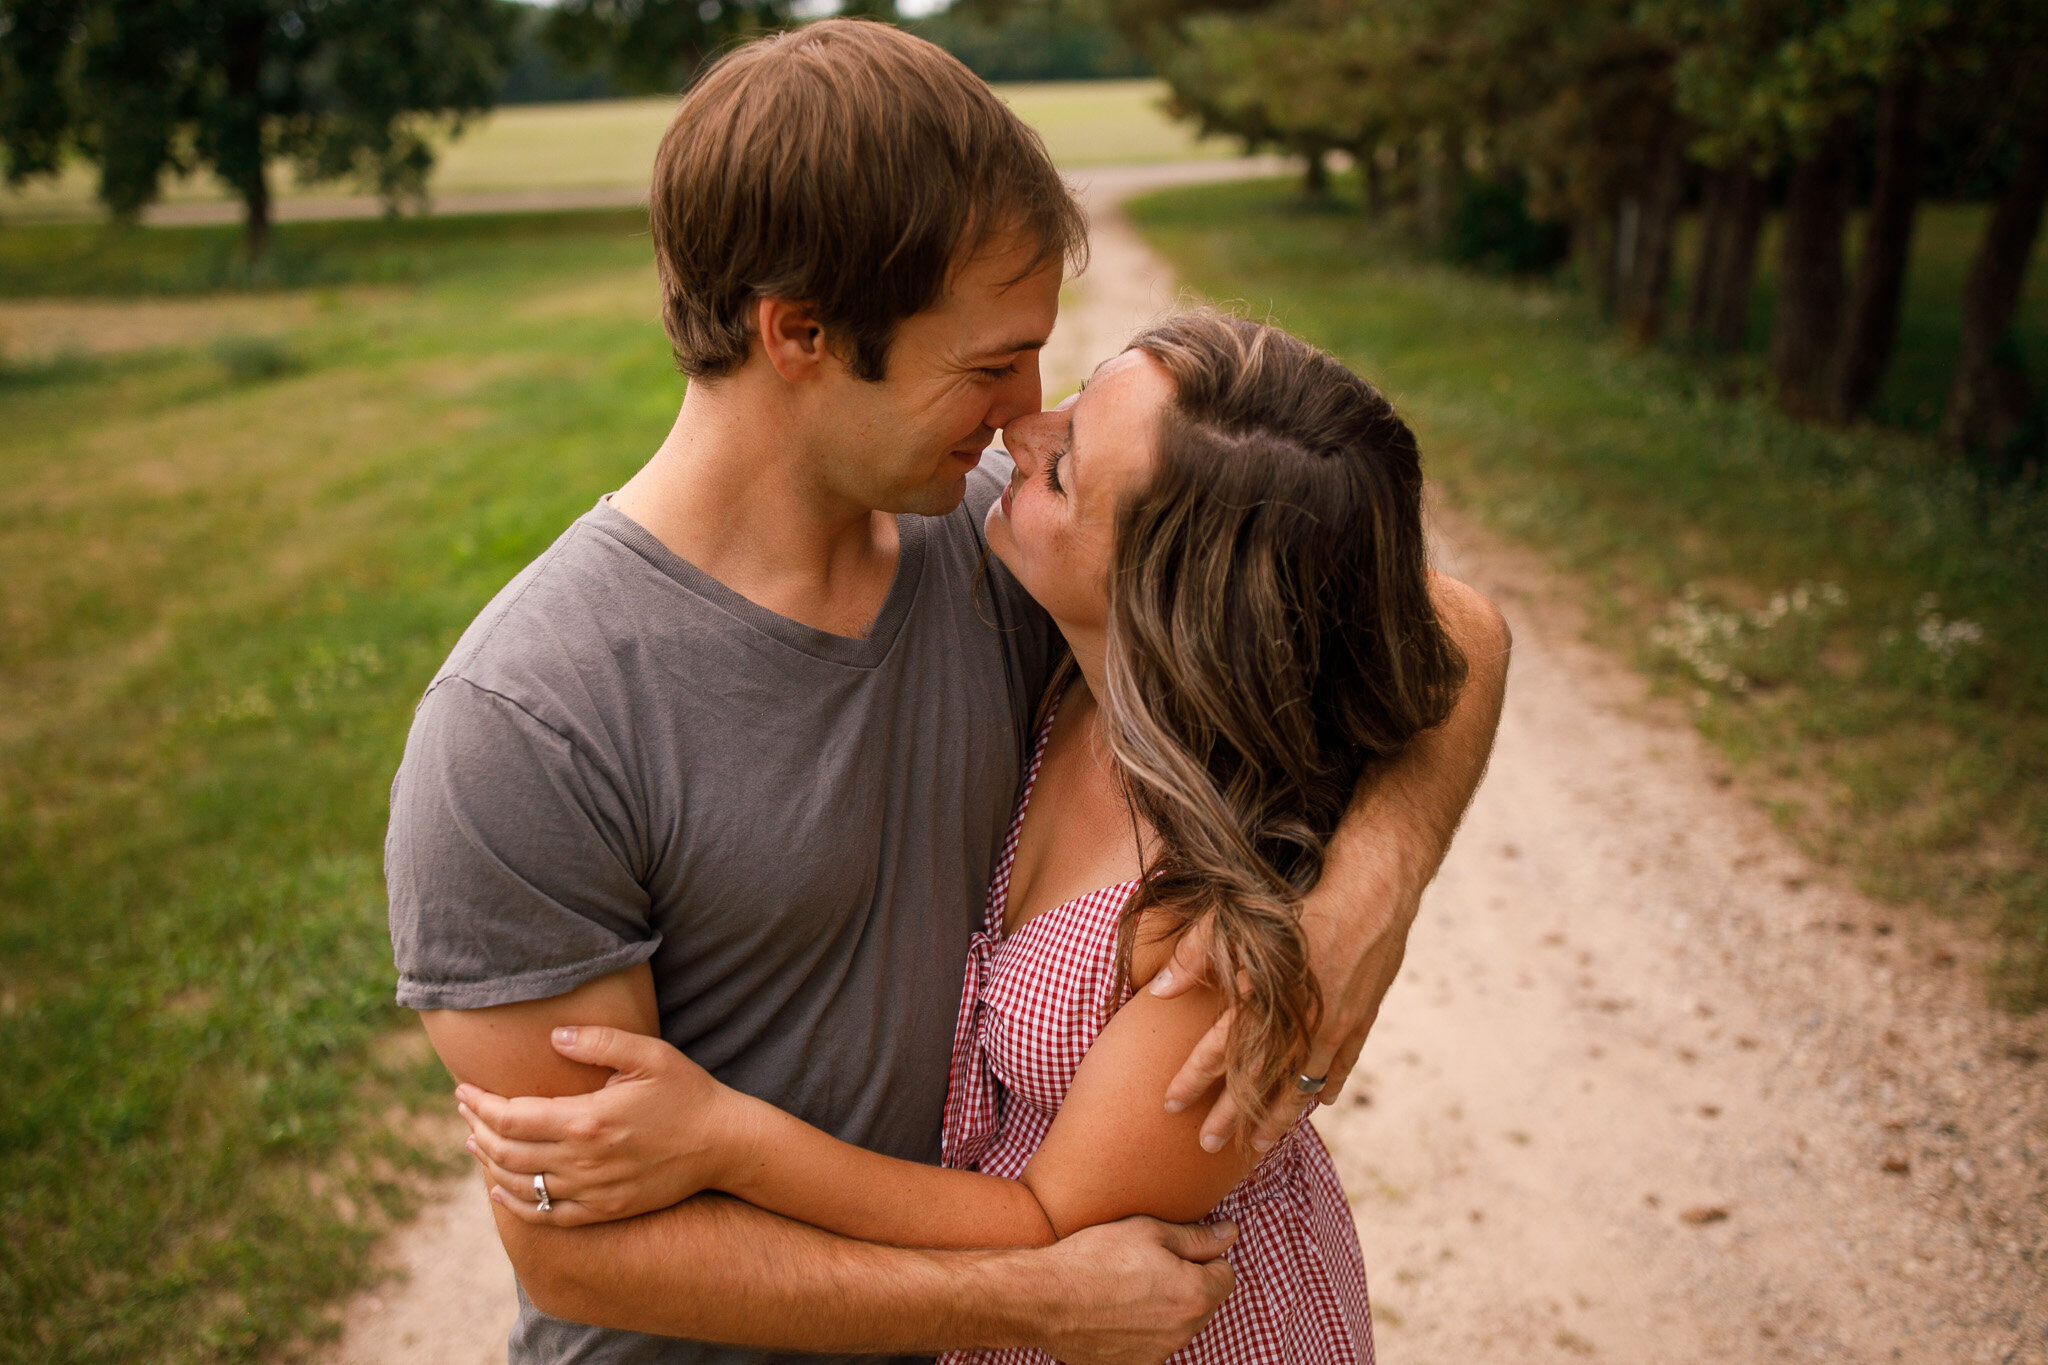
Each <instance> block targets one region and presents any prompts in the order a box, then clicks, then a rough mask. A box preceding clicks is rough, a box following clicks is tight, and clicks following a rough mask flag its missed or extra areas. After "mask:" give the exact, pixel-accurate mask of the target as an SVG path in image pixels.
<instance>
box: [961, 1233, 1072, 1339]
mask: <svg viewBox="0 0 2048 1365" xmlns="http://www.w3.org/2000/svg"><path fill="white" fill-rule="evenodd" d="M958 1268H959V1271H960V1273H961V1274H962V1276H963V1282H962V1293H963V1296H964V1298H963V1301H964V1302H965V1303H966V1304H968V1305H970V1306H971V1310H970V1311H972V1312H973V1314H974V1316H975V1317H976V1319H978V1321H979V1323H980V1326H981V1329H982V1330H981V1332H980V1333H977V1334H976V1335H987V1336H988V1338H989V1339H988V1340H986V1341H982V1342H976V1343H974V1344H975V1345H977V1346H981V1347H983V1348H984V1349H990V1350H1036V1351H1044V1350H1047V1349H1048V1348H1049V1346H1050V1345H1051V1343H1052V1342H1053V1341H1054V1340H1055V1338H1056V1337H1057V1336H1058V1327H1059V1325H1060V1323H1061V1322H1062V1320H1063V1315H1064V1314H1065V1313H1067V1312H1068V1311H1069V1309H1070V1307H1071V1305H1072V1303H1073V1300H1074V1293H1073V1291H1072V1290H1071V1289H1070V1288H1069V1287H1067V1286H1066V1285H1065V1284H1064V1281H1063V1277H1062V1274H1061V1265H1060V1261H1059V1258H1058V1257H1056V1256H1052V1255H1049V1254H1048V1249H1046V1248H1042V1247H1033V1248H1009V1249H1004V1250H999V1251H988V1252H982V1253H979V1254H975V1255H972V1256H969V1257H965V1258H962V1259H961V1261H960V1262H959V1265H958Z"/></svg>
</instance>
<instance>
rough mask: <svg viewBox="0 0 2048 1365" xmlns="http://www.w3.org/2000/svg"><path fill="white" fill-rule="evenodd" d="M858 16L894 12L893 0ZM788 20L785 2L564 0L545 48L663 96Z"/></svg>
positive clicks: (626, 85)
mask: <svg viewBox="0 0 2048 1365" xmlns="http://www.w3.org/2000/svg"><path fill="white" fill-rule="evenodd" d="M874 3H878V4H879V5H881V7H882V8H881V9H880V10H877V9H874V8H862V9H861V10H859V11H858V12H860V13H863V14H880V15H883V17H893V16H894V14H895V3H894V0H874ZM791 22H792V15H791V11H790V5H789V3H788V0H561V3H560V4H558V5H556V6H555V7H554V8H553V9H552V10H551V11H550V12H549V14H548V23H547V29H546V40H547V42H548V45H549V46H550V47H552V48H553V49H554V50H555V51H556V52H558V53H560V54H561V55H562V56H563V58H565V59H566V60H568V61H570V62H571V63H574V64H577V65H582V66H595V67H601V68H603V69H604V70H606V71H608V72H610V74H611V77H612V80H613V81H614V82H615V83H617V85H618V86H619V87H620V88H621V89H623V90H629V91H633V92H636V93H639V94H649V95H653V94H661V95H666V94H670V93H673V92H674V91H676V90H679V89H681V88H682V87H683V86H685V85H688V84H689V82H690V79H691V77H692V76H694V75H695V74H696V71H697V68H698V67H699V66H701V65H702V64H703V62H704V59H705V58H706V57H708V56H710V55H711V54H712V53H713V52H716V51H718V50H719V49H720V48H721V47H724V46H726V45H727V44H730V43H733V42H736V41H739V40H741V39H745V38H750V37H753V36H754V35H755V34H758V33H764V32H767V31H769V30H772V29H777V28H782V27H785V26H786V25H788V24H789V23H791Z"/></svg>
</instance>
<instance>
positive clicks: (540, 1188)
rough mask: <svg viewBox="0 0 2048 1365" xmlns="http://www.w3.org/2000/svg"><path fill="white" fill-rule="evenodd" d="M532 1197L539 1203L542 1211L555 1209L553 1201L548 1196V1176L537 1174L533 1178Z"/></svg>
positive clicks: (549, 1211)
mask: <svg viewBox="0 0 2048 1365" xmlns="http://www.w3.org/2000/svg"><path fill="white" fill-rule="evenodd" d="M533 1197H534V1200H535V1201H536V1202H537V1203H539V1205H540V1211H541V1212H542V1213H553V1212H554V1211H555V1201H554V1200H552V1199H550V1198H548V1178H547V1177H546V1176H544V1175H537V1176H535V1177H534V1178H533Z"/></svg>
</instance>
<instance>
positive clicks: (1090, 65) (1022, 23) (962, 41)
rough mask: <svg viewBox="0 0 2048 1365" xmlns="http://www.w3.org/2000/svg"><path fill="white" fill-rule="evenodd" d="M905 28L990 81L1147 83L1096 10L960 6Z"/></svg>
mask: <svg viewBox="0 0 2048 1365" xmlns="http://www.w3.org/2000/svg"><path fill="white" fill-rule="evenodd" d="M903 27H904V28H906V29H908V30H909V31H910V32H912V33H915V34H916V35H917V36H918V37H920V38H924V39H926V40H928V41H930V42H933V43H936V44H938V45H939V46H940V47H942V48H944V49H945V50H946V51H948V52H950V53H952V54H953V55H954V56H955V57H958V58H959V59H960V60H961V61H962V62H963V63H965V64H966V65H967V67H968V69H969V70H971V71H973V72H974V74H975V75H977V76H979V77H981V78H982V79H983V80H985V81H1079V80H1105V79H1123V78H1129V77H1133V76H1149V75H1151V74H1152V69H1151V66H1150V65H1149V64H1148V63H1147V62H1146V61H1145V59H1144V58H1143V57H1142V56H1140V55H1139V54H1138V52H1137V51H1136V50H1135V49H1133V48H1132V47H1131V45H1130V44H1129V43H1127V42H1125V41H1124V40H1123V38H1122V37H1120V36H1119V35H1118V34H1117V33H1116V31H1115V30H1114V29H1112V28H1110V27H1109V25H1108V24H1106V23H1105V22H1104V21H1103V20H1102V18H1101V16H1100V15H1098V14H1096V13H1095V12H1094V11H1093V10H1091V9H1083V8H1082V7H1080V6H1079V5H1077V4H1075V3H1073V0H1018V2H1017V3H1014V4H1010V5H1005V6H1003V7H1002V8H1001V9H1000V11H999V12H996V13H990V12H989V7H988V6H985V5H984V6H975V5H972V4H964V3H963V4H956V5H953V6H951V7H949V8H947V9H944V10H941V11H940V12H939V13H937V14H934V15H930V16H928V17H926V18H922V19H911V20H906V21H905V22H904V24H903Z"/></svg>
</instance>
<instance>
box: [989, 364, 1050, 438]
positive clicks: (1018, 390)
mask: <svg viewBox="0 0 2048 1365" xmlns="http://www.w3.org/2000/svg"><path fill="white" fill-rule="evenodd" d="M1044 398H1045V388H1044V385H1043V384H1042V383H1041V382H1040V379H1039V374H1038V353H1037V352H1035V351H1034V352H1031V353H1030V354H1029V355H1027V356H1024V357H1020V358H1019V359H1018V361H1017V373H1015V374H1013V375H1011V376H1010V377H1009V378H1007V379H1005V380H1003V381H1002V382H1001V383H1000V384H997V385H996V387H995V392H994V393H993V394H991V395H990V396H989V411H988V416H987V417H986V418H984V419H983V420H984V421H985V422H986V423H987V424H988V425H989V426H990V427H992V428H996V429H998V430H1001V429H1005V428H1007V427H1008V426H1009V425H1010V423H1012V422H1014V421H1016V420H1017V419H1018V418H1020V417H1023V416H1026V415H1027V414H1029V413H1034V412H1037V411H1038V407H1039V404H1040V403H1041V402H1043V401H1044Z"/></svg>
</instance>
